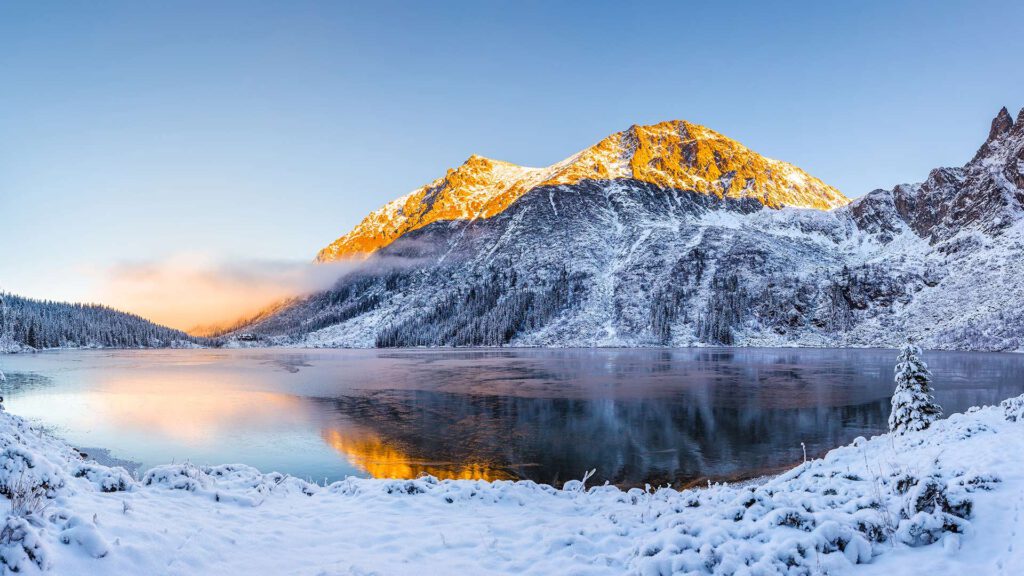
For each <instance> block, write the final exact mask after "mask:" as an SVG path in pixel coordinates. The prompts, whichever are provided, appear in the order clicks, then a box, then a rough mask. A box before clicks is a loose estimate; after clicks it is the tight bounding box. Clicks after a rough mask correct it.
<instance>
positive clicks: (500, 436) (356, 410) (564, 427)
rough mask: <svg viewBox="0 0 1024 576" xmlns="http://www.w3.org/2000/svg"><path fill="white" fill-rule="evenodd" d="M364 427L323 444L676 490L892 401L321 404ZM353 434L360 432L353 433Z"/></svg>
mask: <svg viewBox="0 0 1024 576" xmlns="http://www.w3.org/2000/svg"><path fill="white" fill-rule="evenodd" d="M321 402H323V403H324V404H325V405H326V406H328V407H329V410H331V411H333V412H334V413H335V414H337V417H338V419H339V420H341V421H351V422H354V423H356V424H357V426H358V428H357V427H354V426H351V425H349V426H347V427H345V428H341V429H335V428H330V429H326V430H325V431H324V432H323V434H324V438H325V440H327V441H328V442H329V443H331V444H332V445H333V446H335V447H336V448H337V449H338V450H339V451H341V452H342V453H344V454H346V456H347V457H349V458H350V459H351V460H352V462H353V463H354V464H355V465H357V466H358V467H359V468H361V469H364V470H366V471H367V472H368V473H370V474H371V475H373V476H378V477H403V478H411V477H416V476H418V475H419V474H421V473H428V474H432V475H434V476H437V477H439V478H466V477H479V478H487V479H495V478H511V477H515V478H529V479H532V480H537V481H540V482H546V483H555V484H560V483H562V482H564V481H566V480H569V479H572V478H579V477H580V476H581V475H582V474H583V472H584V471H586V470H589V469H590V468H597V471H598V472H597V476H596V477H595V479H596V480H597V481H599V482H600V481H604V480H607V481H609V482H611V483H613V484H619V485H630V486H632V485H638V484H643V483H644V482H649V483H652V484H666V483H670V484H673V485H680V484H687V483H691V482H694V481H697V480H700V479H703V478H709V477H710V478H734V477H738V476H749V475H751V474H756V473H758V472H761V471H770V470H774V469H776V468H779V467H782V466H785V465H788V464H792V463H793V462H795V461H799V459H800V458H801V457H802V452H801V447H800V443H801V442H805V443H806V444H807V447H808V451H809V452H810V453H812V454H814V453H818V452H824V451H826V450H827V449H828V448H831V447H833V446H835V445H837V444H841V443H845V442H848V441H849V440H850V439H852V438H854V437H856V436H859V435H862V434H869V433H872V432H874V431H877V430H879V429H881V428H884V426H885V425H886V419H887V418H888V414H889V412H888V410H889V406H888V399H879V400H875V401H871V402H866V403H863V404H858V405H852V406H831V407H810V408H779V409H768V410H765V409H761V408H759V407H758V406H757V405H756V400H752V401H751V402H750V403H749V404H748V405H746V406H742V407H739V406H735V405H730V406H716V405H715V404H714V403H713V401H712V398H710V397H707V396H703V395H700V394H692V393H689V392H685V391H684V392H681V393H680V394H679V395H678V396H677V397H676V398H674V399H673V401H671V402H666V401H664V400H650V399H609V398H601V399H594V400H589V399H567V398H518V397H508V396H470V395H457V394H448V393H437V392H426V391H416V392H403V391H382V392H377V393H373V394H367V395H365V396H353V397H346V398H337V399H329V400H321ZM355 430H359V431H358V432H355Z"/></svg>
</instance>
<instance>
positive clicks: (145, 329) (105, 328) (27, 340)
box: [0, 293, 202, 352]
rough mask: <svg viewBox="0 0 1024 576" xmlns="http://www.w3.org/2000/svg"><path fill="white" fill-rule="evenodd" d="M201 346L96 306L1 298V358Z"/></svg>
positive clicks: (0, 295)
mask: <svg viewBox="0 0 1024 576" xmlns="http://www.w3.org/2000/svg"><path fill="white" fill-rule="evenodd" d="M201 342H202V339H200V338H195V337H192V336H189V335H188V334H185V333H184V332H181V331H179V330H174V329H172V328H167V327H166V326H160V325H159V324H154V323H152V322H150V321H149V320H146V319H144V318H142V317H139V316H136V315H134V314H128V313H125V312H119V311H117V310H114V309H113V308H109V307H107V306H99V305H95V304H68V303H65V302H51V301H46V300H33V299H31V298H23V297H21V296H15V295H13V294H4V293H0V352H16V351H21V350H29V349H36V350H43V349H47V348H85V347H103V348H167V347H178V346H181V347H188V346H194V345H197V344H199V343H201Z"/></svg>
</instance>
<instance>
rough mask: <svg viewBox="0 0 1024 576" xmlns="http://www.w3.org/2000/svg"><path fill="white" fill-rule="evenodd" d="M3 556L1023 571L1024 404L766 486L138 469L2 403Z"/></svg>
mask: <svg viewBox="0 0 1024 576" xmlns="http://www.w3.org/2000/svg"><path fill="white" fill-rule="evenodd" d="M0 446H2V448H3V453H2V455H0V491H2V492H3V493H4V494H5V495H6V496H8V498H5V499H2V504H0V505H2V506H3V507H4V508H3V510H2V511H0V513H2V514H3V515H4V516H5V517H6V524H5V526H4V527H3V529H2V531H0V560H2V562H3V566H4V568H5V569H7V570H10V571H14V570H18V571H19V572H22V573H35V572H38V571H40V570H50V571H51V572H53V573H57V574H311V575H312V574H325V575H333V574H491V573H507V574H523V573H530V574H623V573H637V574H669V573H673V572H676V573H695V574H708V573H711V574H826V573H827V574H841V573H856V574H887V575H889V574H922V573H928V574H930V575H937V574H964V573H971V574H974V575H983V574H1013V573H1019V572H1016V571H1017V570H1019V568H1020V566H1024V458H1021V455H1022V454H1024V396H1022V397H1019V398H1015V399H1012V400H1008V401H1006V402H1004V403H1003V405H1002V406H999V407H989V408H983V409H980V410H978V409H974V410H972V411H969V412H968V413H967V414H957V415H953V416H951V417H950V418H949V419H948V420H943V421H939V422H937V423H936V424H935V425H933V427H932V428H931V429H929V430H926V431H924V432H918V433H913V434H909V435H907V436H903V437H896V436H889V435H886V436H879V437H876V438H873V439H872V440H867V441H865V440H863V439H858V440H857V441H855V442H854V443H853V444H852V445H850V446H845V447H842V448H838V449H836V450H833V451H831V452H829V453H828V455H826V456H825V457H824V458H823V459H821V460H814V461H811V462H808V463H807V464H804V465H801V466H798V467H796V468H794V469H793V470H791V471H790V472H787V473H785V474H783V475H781V476H779V477H776V478H774V479H771V480H769V481H767V482H765V483H763V484H760V485H757V486H747V487H732V486H714V487H711V488H709V489H698V490H686V491H682V492H677V491H675V490H667V489H661V490H655V491H646V492H645V491H643V490H638V489H634V490H630V491H628V492H623V491H620V490H619V489H617V488H614V487H607V486H605V487H592V488H587V489H584V487H583V486H582V485H581V483H580V482H570V483H568V484H567V485H566V486H565V488H564V489H563V490H556V489H554V488H551V487H548V486H543V485H538V484H534V483H532V482H500V481H499V482H490V483H488V482H482V481H481V482H476V481H464V480H462V481H442V482H438V481H436V480H434V479H433V478H422V479H418V480H408V481H407V480H366V479H348V480H345V481H341V482H336V483H334V484H331V485H329V486H326V487H323V486H316V485H314V484H309V483H306V482H304V481H302V480H299V479H296V478H291V477H287V476H282V475H280V474H260V473H259V472H258V471H256V470H255V469H253V468H250V467H247V466H242V465H228V466H217V467H208V468H201V469H200V468H196V467H194V466H189V465H172V466H162V467H158V468H155V469H153V470H151V471H149V472H148V473H146V474H145V475H144V476H143V477H142V479H141V480H135V479H133V478H132V477H131V476H129V475H128V474H127V473H126V472H125V471H124V470H122V469H120V468H109V467H106V466H102V465H98V464H95V463H91V462H86V461H84V460H83V459H82V458H81V456H80V455H79V454H78V453H77V452H75V451H74V449H73V448H71V447H70V446H68V445H67V444H66V443H64V442H62V441H60V440H58V439H56V438H53V437H51V436H48V435H47V434H46V433H44V432H41V431H39V430H37V429H35V428H33V427H31V426H29V425H28V424H27V423H26V422H25V421H24V420H23V419H21V418H19V417H17V416H13V415H10V414H7V413H0Z"/></svg>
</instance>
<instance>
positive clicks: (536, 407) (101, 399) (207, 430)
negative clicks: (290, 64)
mask: <svg viewBox="0 0 1024 576" xmlns="http://www.w3.org/2000/svg"><path fill="white" fill-rule="evenodd" d="M895 356H896V353H895V352H894V351H891V350H796V349H785V350H772V349H762V350H757V349H736V350H714V349H675V350H508V349H505V350H323V351H320V350H162V351H113V352H97V351H81V352H61V353H56V354H50V353H46V354H35V355H19V356H5V357H0V362H2V363H3V368H4V371H5V372H7V375H8V382H7V383H6V384H5V385H4V387H3V390H4V395H5V396H6V397H7V405H8V408H9V409H10V410H11V411H12V412H14V413H17V414H21V415H24V416H27V417H29V418H32V419H34V420H36V421H37V422H39V423H42V424H44V425H47V426H49V427H52V428H54V429H56V430H57V431H58V432H59V433H61V434H62V435H64V436H65V437H66V438H68V439H69V440H70V441H71V442H73V443H76V444H78V445H79V446H99V447H105V448H109V449H110V450H111V452H112V454H113V455H114V456H117V457H120V458H125V459H130V460H135V461H139V462H141V463H142V464H143V465H144V466H153V465H157V464H163V463H166V462H170V461H181V460H184V459H189V460H191V461H193V462H196V463H200V464H218V463H226V462H245V463H249V464H252V465H254V466H257V467H258V468H261V469H264V470H279V471H282V472H288V473H291V474H294V475H297V476H300V477H303V478H311V479H315V480H317V481H323V480H324V479H327V480H335V479H340V478H343V477H345V476H347V475H352V474H356V475H364V476H378V477H406V478H408V477H416V476H418V475H420V474H432V475H434V476H437V477H440V478H484V479H505V478H529V479H533V480H538V481H541V482H548V483H554V484H561V483H562V482H564V481H566V480H569V479H572V478H579V477H580V476H582V474H583V472H584V471H586V470H589V469H591V468H596V469H597V471H598V472H597V478H596V480H597V481H604V480H607V481H609V482H612V483H615V484H619V485H624V486H635V485H643V484H644V483H651V484H665V483H672V484H674V485H680V484H686V483H690V482H696V481H700V480H701V479H704V478H708V477H710V478H716V479H718V478H730V477H738V476H746V475H750V474H756V473H758V472H760V471H770V470H772V469H775V468H778V467H783V466H788V465H792V464H793V463H795V462H798V461H799V460H800V459H801V458H802V451H801V448H800V443H801V442H804V443H805V444H806V445H807V447H808V452H810V453H812V454H813V453H820V452H824V451H825V450H827V449H829V448H831V447H833V446H836V445H839V444H843V443H847V442H849V441H850V440H852V439H853V438H855V437H856V436H860V435H864V436H870V435H872V434H876V433H879V432H881V431H883V430H884V429H885V426H886V419H887V416H888V411H889V404H888V402H889V395H890V393H891V390H892V366H893V363H894V360H895ZM927 359H928V362H929V364H930V366H931V368H932V370H933V372H934V373H935V383H936V388H937V393H936V396H937V399H938V401H939V402H940V403H941V404H942V405H943V406H944V408H945V409H946V411H947V412H953V411H960V410H964V409H966V408H967V407H969V406H972V405H977V404H989V403H993V402H996V401H998V400H1001V399H1003V398H1007V397H1009V396H1014V395H1018V394H1021V393H1022V392H1024V356H1022V355H1012V354H969V353H939V352H930V353H928V354H927Z"/></svg>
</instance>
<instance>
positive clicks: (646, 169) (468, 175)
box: [317, 120, 850, 262]
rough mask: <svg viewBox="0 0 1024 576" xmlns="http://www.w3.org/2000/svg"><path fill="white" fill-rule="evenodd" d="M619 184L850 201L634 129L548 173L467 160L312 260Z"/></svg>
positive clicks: (683, 139)
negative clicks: (542, 195)
mask: <svg viewBox="0 0 1024 576" xmlns="http://www.w3.org/2000/svg"><path fill="white" fill-rule="evenodd" d="M623 179H634V180H639V181H642V182H647V183H650V184H655V185H657V186H660V187H662V188H666V189H675V190H686V191H693V192H698V193H701V194H707V195H713V196H717V197H719V198H723V197H727V198H742V197H749V198H754V199H757V200H758V201H760V202H761V203H762V204H764V205H765V206H768V207H769V208H782V207H784V206H792V207H797V208H814V209H818V210H830V209H832V208H836V207H839V206H843V205H846V204H848V203H849V202H850V199H849V198H847V197H846V196H844V195H843V194H842V193H841V192H839V190H836V189H835V188H833V187H831V186H829V185H827V184H825V183H824V182H822V181H821V180H819V179H817V178H815V177H813V176H811V175H809V174H807V173H806V172H804V171H803V170H801V169H799V168H797V167H796V166H793V165H792V164H788V163H786V162H782V161H779V160H772V159H770V158H765V157H764V156H761V155H760V154H757V153H756V152H753V151H752V150H750V149H749V148H747V147H746V146H744V145H742V144H740V143H739V142H737V141H735V140H732V139H731V138H726V137H725V136H722V135H721V134H719V133H717V132H715V131H713V130H709V129H708V128H705V127H703V126H700V125H697V124H691V123H690V122H686V121H682V120H676V121H671V122H662V123H661V124H654V125H651V126H633V127H632V128H630V129H629V130H626V131H623V132H618V133H616V134H612V135H611V136H609V137H607V138H605V139H604V140H602V141H600V142H598V143H597V144H595V145H594V146H592V147H590V148H587V149H586V150H584V151H582V152H580V153H579V154H576V155H575V156H572V157H570V158H568V159H566V160H564V161H562V162H559V163H558V164H554V165H552V166H549V167H547V168H526V167H523V166H517V165H515V164H510V163H508V162H501V161H497V160H491V159H488V158H483V157H481V156H471V157H470V158H469V159H468V160H466V162H465V163H464V164H463V165H462V166H459V167H458V168H456V169H451V170H448V173H447V174H446V175H445V176H444V177H443V178H439V179H437V180H435V181H433V182H431V183H430V184H428V185H426V186H424V187H422V188H420V189H418V190H415V191H413V192H411V193H409V194H407V195H405V196H403V197H401V198H399V199H397V200H394V201H392V202H390V203H388V204H387V205H385V206H384V207H383V208H380V209H379V210H376V211H375V212H373V213H371V214H370V215H369V216H367V217H366V218H365V219H364V220H363V221H362V222H360V223H359V224H358V225H357V226H356V227H355V228H354V229H353V230H352V231H351V232H349V233H348V234H346V235H344V236H342V237H341V238H338V239H337V240H335V241H334V242H333V243H331V245H330V246H328V247H326V248H324V249H323V250H321V251H320V253H319V254H318V255H317V261H318V262H330V261H334V260H341V259H345V258H352V257H357V258H358V257H365V256H367V255H369V254H371V253H372V252H374V251H376V250H378V249H380V248H382V247H384V246H387V245H388V244H390V243H392V242H394V241H395V240H396V239H397V238H399V237H401V236H402V235H403V234H405V233H407V232H410V231H412V230H416V229H419V228H422V227H424V226H426V225H428V224H431V223H433V222H438V221H445V220H470V219H474V218H491V217H492V216H495V215H497V214H500V213H501V212H502V211H504V210H505V209H506V208H508V207H509V206H511V205H512V204H513V203H514V202H515V201H516V200H518V199H519V198H520V197H522V196H523V195H524V194H526V193H527V192H529V191H530V190H533V189H535V188H538V187H541V186H562V185H573V184H577V183H579V182H581V181H584V180H623Z"/></svg>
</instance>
